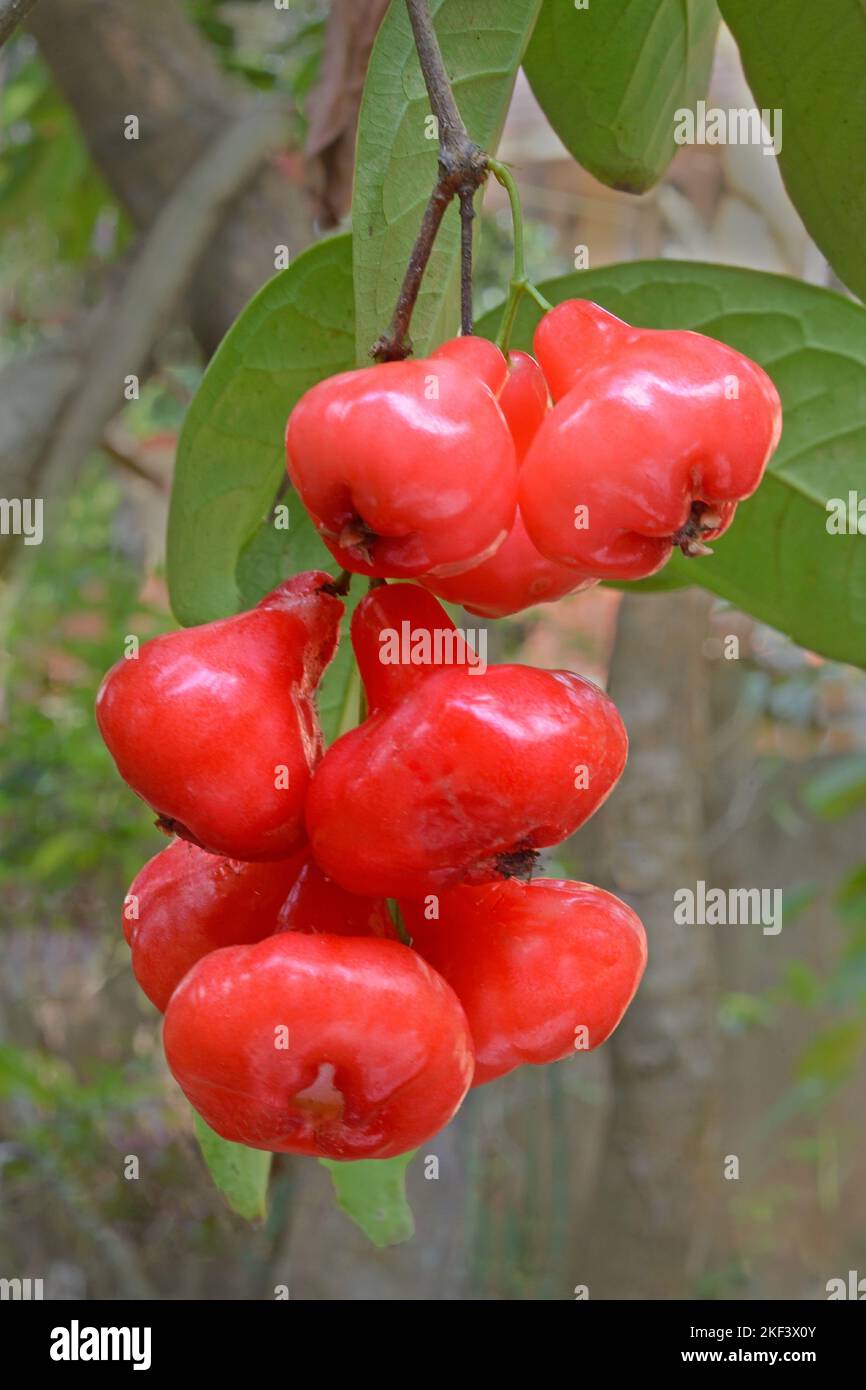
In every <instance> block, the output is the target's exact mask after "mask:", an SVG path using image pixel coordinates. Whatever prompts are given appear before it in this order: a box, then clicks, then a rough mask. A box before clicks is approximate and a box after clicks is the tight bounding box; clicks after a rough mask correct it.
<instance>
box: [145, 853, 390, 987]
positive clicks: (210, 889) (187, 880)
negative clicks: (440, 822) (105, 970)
mask: <svg viewBox="0 0 866 1390" xmlns="http://www.w3.org/2000/svg"><path fill="white" fill-rule="evenodd" d="M123 931H124V935H125V937H126V940H127V942H128V944H129V948H130V951H131V953H132V969H133V973H134V975H135V978H136V979H137V981H138V983H139V984H140V985H141V988H142V989H143V990H144V993H145V994H146V995H147V997H148V999H150V1000H151V1002H152V1003H153V1004H155V1005H156V1007H157V1008H158V1009H160V1010H161V1011H162V1012H163V1013H164V1012H165V1010H166V1008H167V1006H168V1001H169V999H170V998H171V996H172V994H173V992H174V990H175V989H176V988H177V986H178V985H179V984H180V982H181V980H182V979H183V977H184V975H185V974H186V972H187V971H188V970H189V969H191V967H192V966H193V965H195V963H196V961H199V960H201V959H202V957H203V956H206V955H208V954H209V952H211V951H217V950H219V949H220V948H221V947H223V946H246V945H250V944H251V943H253V942H255V941H262V940H263V939H264V938H265V937H266V936H273V935H274V934H275V933H276V932H279V931H300V932H314V933H318V934H321V933H325V932H331V933H335V934H337V935H343V936H383V937H393V936H394V935H395V930H394V925H393V922H392V920H391V916H390V914H389V912H388V909H387V906H386V904H385V903H384V902H383V901H382V900H381V899H380V898H358V897H355V895H354V894H352V893H347V892H346V890H345V889H344V888H340V887H339V885H338V884H336V883H332V882H331V881H330V879H328V878H326V877H325V875H324V874H323V873H322V871H321V869H320V868H319V867H318V865H317V864H315V863H314V862H313V861H312V860H311V859H310V853H309V849H307V848H304V849H302V850H299V851H298V852H297V853H296V854H294V855H293V856H292V857H291V858H290V859H278V860H275V861H273V862H270V863H259V864H250V863H244V862H242V861H241V860H239V859H222V858H220V856H219V855H216V854H208V853H207V852H206V851H205V850H203V849H199V848H198V846H197V845H191V844H189V843H188V842H187V841H185V840H176V841H175V842H174V844H171V845H169V846H168V847H167V848H166V849H164V850H161V851H160V853H159V854H157V855H155V856H154V857H153V859H151V860H150V861H149V862H148V863H147V864H145V865H144V867H143V868H142V869H141V870H140V871H139V873H138V874H137V875H136V877H135V879H134V880H133V882H132V884H131V886H130V889H129V892H128V893H127V895H126V899H125V901H124V906H123Z"/></svg>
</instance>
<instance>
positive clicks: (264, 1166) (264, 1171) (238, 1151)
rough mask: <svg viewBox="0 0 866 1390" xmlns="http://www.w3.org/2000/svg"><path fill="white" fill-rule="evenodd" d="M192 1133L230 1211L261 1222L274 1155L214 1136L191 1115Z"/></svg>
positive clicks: (265, 1211) (208, 1128) (266, 1207)
mask: <svg viewBox="0 0 866 1390" xmlns="http://www.w3.org/2000/svg"><path fill="white" fill-rule="evenodd" d="M194 1121H195V1134H196V1138H197V1139H198V1142H199V1147H200V1148H201V1151H202V1157H203V1158H204V1161H205V1163H206V1164H207V1166H208V1172H209V1173H210V1175H211V1177H212V1178H213V1180H214V1183H215V1184H216V1186H217V1187H218V1188H219V1190H220V1192H222V1193H223V1195H224V1196H225V1199H226V1201H227V1202H228V1204H229V1206H230V1207H231V1209H232V1211H233V1212H235V1213H236V1214H237V1215H238V1216H242V1217H243V1218H244V1220H245V1221H264V1219H265V1217H266V1216H267V1211H268V1179H269V1177H270V1173H271V1162H272V1158H273V1155H272V1154H269V1153H265V1152H264V1150H262V1149H248V1148H246V1146H245V1145H244V1144H232V1143H231V1142H230V1141H229V1140H228V1139H223V1138H222V1137H221V1136H220V1135H219V1134H215V1133H214V1131H213V1130H212V1129H211V1128H210V1126H209V1125H206V1124H205V1122H204V1120H203V1119H202V1117H201V1115H194Z"/></svg>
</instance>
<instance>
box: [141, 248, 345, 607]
mask: <svg viewBox="0 0 866 1390" xmlns="http://www.w3.org/2000/svg"><path fill="white" fill-rule="evenodd" d="M352 314H353V309H352V268H351V243H350V238H349V237H348V236H338V237H332V238H330V239H329V240H327V241H321V242H319V243H318V244H317V245H315V246H313V247H311V248H310V250H309V251H305V252H304V254H303V255H302V256H299V257H298V259H297V261H295V263H294V264H293V265H292V266H290V267H289V269H288V270H284V271H282V272H281V273H280V274H279V275H276V276H274V278H273V279H272V280H270V281H269V282H268V283H267V285H265V286H264V288H263V289H262V290H260V292H259V293H258V294H257V295H256V296H255V298H254V299H252V300H251V301H250V303H249V304H248V305H247V307H246V309H244V311H243V313H242V314H241V315H240V316H239V317H238V319H237V320H236V321H235V323H234V324H233V326H232V327H231V329H230V330H229V332H228V333H227V334H226V336H225V338H224V339H223V341H222V343H221V344H220V346H219V349H218V350H217V352H216V354H215V355H214V357H213V360H212V361H211V363H210V364H209V366H208V369H207V371H206V373H205V376H204V380H203V381H202V383H201V386H200V387H199V389H198V391H197V393H196V397H195V400H194V401H193V403H192V405H191V406H190V409H189V411H188V413H187V416H186V420H185V421H184V426H183V431H182V433H181V437H180V443H179V446H178V456H177V467H176V470H175V479H174V488H173V491H172V498H171V512H170V516H169V525H168V580H169V590H170V593H171V603H172V608H173V609H174V612H175V615H176V616H177V618H178V619H179V621H180V622H182V623H185V624H192V623H204V622H209V621H210V620H211V619H213V618H222V617H225V616H226V615H227V614H230V613H235V612H237V611H238V609H239V608H241V607H242V606H243V605H244V604H245V603H249V602H253V601H255V599H256V598H260V597H261V596H262V594H264V593H266V592H267V590H268V589H269V588H272V587H273V584H275V583H277V582H279V579H280V578H281V577H282V576H283V575H284V574H285V573H287V572H288V570H289V569H290V568H291V569H302V568H305V567H310V566H311V565H317V566H319V567H321V568H324V569H330V568H331V567H332V562H331V560H330V557H329V555H328V553H327V551H326V550H325V549H324V547H323V546H322V545H321V543H320V542H318V541H317V540H316V538H315V537H314V536H313V535H312V531H311V527H310V525H309V522H308V520H307V518H306V515H305V513H304V511H303V508H302V507H301V505H300V503H299V502H298V500H297V498H296V497H295V496H294V495H293V494H292V495H290V496H289V497H288V498H287V499H286V501H287V504H288V507H289V514H290V518H291V523H292V524H291V527H290V530H289V532H288V536H287V547H283V546H281V540H282V539H286V533H278V534H277V535H276V536H270V535H267V534H266V533H265V532H261V527H262V523H263V520H264V518H265V517H266V515H267V513H268V512H269V509H270V507H271V503H272V502H273V500H274V496H275V494H276V491H277V488H278V487H279V485H280V483H281V481H282V480H283V479H284V478H285V461H284V453H283V435H284V432H285V424H286V417H287V416H288V414H289V411H290V410H291V408H292V406H293V405H294V404H295V402H296V401H297V399H298V397H299V396H301V395H302V394H303V392H304V391H306V390H308V389H309V387H311V386H313V385H315V383H316V382H317V381H320V380H321V379H322V378H323V377H326V376H331V375H333V373H334V372H339V371H344V370H346V369H347V368H350V367H352V366H353V365H354V356H355V349H354V325H353V317H352ZM271 578H272V580H273V582H272V583H271V582H269V580H270V579H271Z"/></svg>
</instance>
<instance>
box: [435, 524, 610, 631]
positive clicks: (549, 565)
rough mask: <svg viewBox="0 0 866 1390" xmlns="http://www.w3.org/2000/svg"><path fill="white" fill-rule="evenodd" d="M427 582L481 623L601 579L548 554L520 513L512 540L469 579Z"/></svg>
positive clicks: (469, 572)
mask: <svg viewBox="0 0 866 1390" xmlns="http://www.w3.org/2000/svg"><path fill="white" fill-rule="evenodd" d="M421 583H422V584H423V585H424V587H425V588H426V589H429V590H430V592H431V594H436V595H437V597H439V598H442V599H445V601H446V603H459V604H460V606H461V608H465V609H466V610H467V612H469V613H475V614H477V615H478V616H479V617H481V618H507V617H510V616H511V615H512V614H514V613H522V612H523V610H524V609H526V608H533V607H534V606H535V605H536V604H538V603H556V602H557V601H558V600H559V599H561V598H565V597H566V596H567V595H568V594H576V593H579V592H581V590H583V589H591V588H593V587H594V586H595V585H596V584H597V583H598V580H597V579H593V578H585V577H581V576H580V575H579V574H577V573H576V572H575V569H574V566H566V565H560V564H558V563H557V562H556V561H555V560H548V559H547V558H546V557H545V556H544V555H542V554H541V551H540V550H539V549H538V548H537V546H535V545H533V543H532V541H531V540H530V539H529V536H528V535H527V532H526V527H525V525H524V523H523V518H522V517H521V515H520V513H519V512H518V513H517V516H516V517H515V519H514V525H513V526H512V528H511V531H510V533H509V535H508V539H507V540H506V541H505V543H504V544H503V545H501V546H500V547H499V549H498V550H497V552H496V554H495V555H493V556H492V557H491V558H490V559H489V560H485V561H484V563H483V564H482V565H478V566H477V568H475V569H471V570H467V572H466V574H457V575H454V577H453V578H451V579H437V580H429V579H422V581H421Z"/></svg>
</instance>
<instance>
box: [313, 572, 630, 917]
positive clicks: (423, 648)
mask: <svg viewBox="0 0 866 1390" xmlns="http://www.w3.org/2000/svg"><path fill="white" fill-rule="evenodd" d="M352 641H353V644H354V647H355V653H356V656H357V659H358V664H359V666H360V669H361V674H362V677H363V679H364V685H365V688H366V691H367V696H368V701H369V705H370V711H371V713H370V717H369V718H368V719H367V720H365V722H364V723H363V724H362V725H361V726H360V727H359V728H357V729H354V730H352V731H351V732H350V733H348V734H345V735H344V736H343V737H342V738H340V739H338V740H337V742H336V743H335V744H333V745H332V747H331V748H330V749H329V750H328V752H327V753H326V754H325V757H324V758H323V760H322V762H321V763H320V764H319V767H318V768H317V770H316V774H315V776H314V778H313V782H312V785H311V787H310V794H309V798H308V801H307V827H308V831H309V836H310V844H311V846H312V849H313V853H314V855H315V857H316V859H317V860H318V862H319V864H320V865H321V866H322V868H323V869H324V870H325V872H326V873H327V874H329V875H330V877H332V878H334V879H336V880H337V882H339V883H342V884H343V886H344V887H346V888H348V889H350V890H351V891H352V892H355V893H362V894H370V895H381V896H382V897H398V896H402V897H410V898H411V897H422V896H423V895H424V894H426V893H429V892H435V891H438V890H439V889H443V888H447V887H450V886H452V885H454V884H456V883H459V882H461V881H464V880H471V881H475V882H483V881H486V880H489V879H494V878H496V877H497V876H498V875H500V874H502V873H503V872H504V873H507V872H517V871H521V870H523V869H525V868H527V867H528V866H529V865H531V862H532V859H533V857H534V851H535V850H537V849H540V848H543V847H544V846H546V845H552V844H558V843H559V841H560V840H563V839H565V837H566V836H567V835H569V834H571V832H572V831H573V830H575V829H576V828H577V827H578V826H579V825H581V824H582V823H583V822H584V821H585V820H586V819H587V818H588V817H589V816H590V815H592V813H593V811H595V810H596V809H597V807H598V806H600V805H601V803H602V802H603V801H604V799H605V798H606V797H607V795H608V794H609V792H610V791H611V790H612V788H613V786H614V785H615V783H616V781H617V779H618V777H619V775H620V773H621V772H622V769H623V766H624V764H625V758H626V749H627V738H626V733H625V729H624V728H623V725H622V721H621V720H620V718H619V715H618V714H617V712H616V709H615V707H614V705H613V703H612V701H610V700H609V699H608V698H607V696H606V695H604V694H603V693H602V692H601V691H600V690H599V689H598V688H597V687H596V686H594V685H593V684H592V683H591V682H590V681H587V680H582V679H581V678H580V677H579V676H575V675H572V674H571V672H568V671H539V670H536V669H534V668H532V667H528V666H511V665H509V666H489V667H487V668H486V669H483V667H482V666H479V664H478V659H477V658H474V662H475V664H474V669H473V668H472V665H471V661H470V658H469V657H468V656H467V653H466V649H465V644H463V645H462V646H461V643H460V641H459V640H458V635H457V634H455V628H454V624H453V623H452V622H451V621H450V619H449V618H448V617H447V615H446V614H445V612H444V611H443V609H442V608H441V607H440V605H439V604H437V602H436V600H435V599H434V598H433V596H432V595H431V594H428V593H426V592H425V591H424V590H423V589H420V588H417V587H414V586H412V585H404V584H399V585H387V586H384V587H382V588H379V589H375V590H373V592H372V593H370V594H369V595H367V597H366V598H365V599H363V600H362V602H361V603H360V604H359V606H358V608H357V609H356V612H355V616H354V619H353V622H352ZM452 647H456V650H454V651H452V650H451V648H452ZM390 656H395V657H397V658H398V659H397V660H396V661H395V662H393V663H392V662H391V661H390V660H384V661H383V659H382V658H383V657H386V658H388V657H390Z"/></svg>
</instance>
